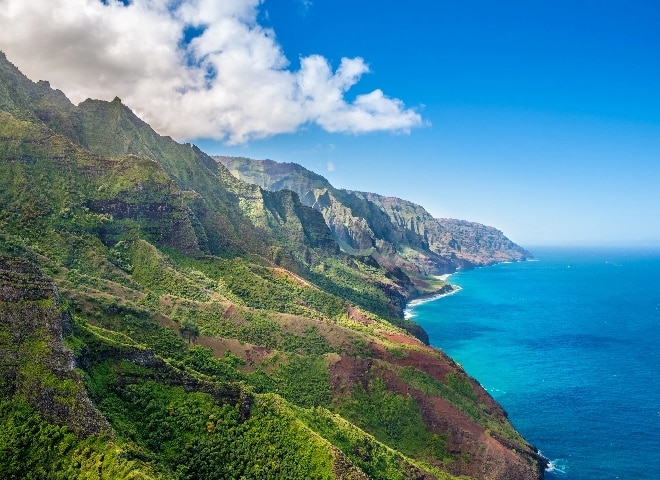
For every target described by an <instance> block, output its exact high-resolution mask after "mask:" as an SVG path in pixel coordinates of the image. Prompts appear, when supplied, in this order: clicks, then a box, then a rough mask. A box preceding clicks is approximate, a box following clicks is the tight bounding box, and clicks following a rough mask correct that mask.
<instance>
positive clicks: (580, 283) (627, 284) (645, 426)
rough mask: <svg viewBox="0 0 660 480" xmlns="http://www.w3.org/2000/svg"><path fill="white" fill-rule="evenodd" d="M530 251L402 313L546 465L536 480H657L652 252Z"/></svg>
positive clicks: (659, 267)
mask: <svg viewBox="0 0 660 480" xmlns="http://www.w3.org/2000/svg"><path fill="white" fill-rule="evenodd" d="M531 250H532V253H533V254H534V256H535V260H534V261H529V262H521V263H504V264H499V265H495V266H492V267H485V268H478V269H475V270H469V271H462V272H459V273H457V274H454V275H452V276H451V277H449V279H448V281H449V282H450V283H452V284H454V285H457V286H460V288H461V289H460V290H459V291H458V292H456V293H453V294H451V295H448V296H445V297H443V298H440V299H436V300H433V301H428V302H424V303H419V304H416V305H414V306H411V307H410V309H409V310H408V312H407V313H408V315H409V316H412V317H413V318H414V320H415V321H417V322H418V323H419V324H420V325H421V326H422V327H424V329H425V330H426V331H427V332H428V334H429V337H430V340H431V344H432V345H433V346H435V347H438V348H440V349H442V350H444V351H445V352H446V353H448V354H449V355H450V356H451V357H452V358H454V359H455V360H456V361H457V362H459V363H460V364H461V365H462V366H463V367H464V368H465V370H466V371H467V372H468V373H469V374H470V375H471V376H473V377H474V378H476V379H477V380H478V381H479V382H480V383H481V384H482V385H483V386H484V388H485V389H486V390H487V391H488V392H489V393H490V394H491V395H492V396H493V397H494V398H495V399H496V400H497V401H498V402H499V403H500V404H501V405H502V406H503V407H504V409H505V410H506V411H507V412H508V414H509V419H510V420H511V422H512V423H513V425H514V426H515V427H516V428H517V429H518V431H520V432H521V433H522V434H523V435H524V436H525V438H526V439H527V440H528V441H530V442H531V443H532V444H534V445H535V446H536V447H537V448H538V449H539V450H540V451H541V453H542V454H543V455H544V456H546V457H547V458H548V459H549V460H551V462H552V463H551V467H550V468H549V470H548V471H547V472H546V478H547V479H552V480H555V479H561V480H602V479H635V480H645V479H649V480H651V479H653V480H655V479H657V478H660V249H655V250H650V249H641V248H640V249H605V248H602V249H586V248H583V249H559V248H552V249H550V248H536V249H531Z"/></svg>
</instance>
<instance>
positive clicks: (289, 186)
mask: <svg viewBox="0 0 660 480" xmlns="http://www.w3.org/2000/svg"><path fill="white" fill-rule="evenodd" d="M214 158H215V159H216V160H217V161H219V162H220V163H222V164H223V165H224V166H225V167H227V168H228V169H229V171H230V172H231V173H232V174H233V175H235V176H236V177H237V178H240V179H241V180H244V181H246V182H249V183H253V184H255V185H259V186H260V187H262V188H264V189H266V190H273V191H279V190H292V191H294V192H296V193H297V194H298V195H299V196H300V199H301V201H302V203H303V204H304V205H307V206H310V207H312V208H314V209H315V210H318V211H320V212H321V213H322V214H323V217H324V218H325V221H326V223H327V224H328V226H329V227H330V230H331V231H332V234H333V236H334V238H335V240H336V241H337V243H338V244H339V245H340V246H341V247H342V249H343V250H344V251H346V252H349V253H351V254H353V255H372V256H374V258H376V259H377V260H378V261H379V262H380V263H381V264H382V265H385V266H388V267H391V266H399V267H401V268H403V269H404V270H405V271H406V272H407V273H413V274H414V275H415V276H422V277H423V276H428V275H440V274H444V273H453V272H454V271H456V270H457V269H461V268H471V267H475V266H485V265H492V264H494V263H498V262H504V261H523V260H526V259H529V258H531V254H530V253H529V252H528V251H526V250H525V249H523V248H522V247H520V246H518V245H516V244H515V243H513V242H512V241H511V240H509V239H508V238H507V237H506V236H505V235H504V234H503V233H502V232H500V231H499V230H497V229H495V228H493V227H488V226H485V225H481V224H479V223H474V222H467V221H465V220H455V219H450V218H442V219H438V218H433V217H432V216H431V214H429V213H428V212H427V211H426V210H425V209H424V208H423V207H422V206H420V205H417V204H414V203H412V202H408V201H406V200H401V199H400V198H395V197H385V196H382V195H378V194H376V193H366V192H357V191H349V190H343V189H337V188H335V187H333V186H332V185H331V184H330V183H329V182H328V181H327V180H326V179H325V178H324V177H322V176H320V175H318V174H316V173H314V172H311V171H309V170H307V169H305V168H304V167H302V166H300V165H297V164H295V163H277V162H274V161H272V160H251V159H248V158H242V157H226V156H217V157H214Z"/></svg>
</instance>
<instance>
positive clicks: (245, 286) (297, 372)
mask: <svg viewBox="0 0 660 480" xmlns="http://www.w3.org/2000/svg"><path fill="white" fill-rule="evenodd" d="M340 194H341V192H340ZM319 198H320V197H319ZM350 198H351V199H352V200H351V201H354V202H355V203H354V204H352V207H351V208H352V211H353V210H354V211H355V212H356V213H357V212H358V210H359V209H361V208H368V209H370V210H369V211H370V212H373V218H374V219H376V218H377V219H378V220H373V222H372V226H373V228H374V229H375V230H373V229H372V231H374V232H376V231H378V232H381V233H382V235H381V233H379V235H381V236H383V237H384V236H386V235H391V236H392V238H394V237H396V236H397V235H412V236H411V237H410V239H409V240H408V244H409V245H415V244H416V243H415V242H418V241H421V240H420V236H419V235H418V234H417V233H415V232H414V231H412V230H410V229H408V230H405V229H402V228H400V227H397V226H396V225H394V224H393V223H392V222H391V221H390V220H388V215H387V213H386V212H385V211H384V210H382V209H380V208H378V207H376V205H375V203H374V202H367V201H365V200H364V199H361V198H360V197H359V196H356V195H351V196H350ZM304 203H305V201H304V200H302V199H301V198H300V197H299V195H298V194H296V193H295V192H292V191H289V190H282V191H277V192H271V191H268V190H265V189H263V188H261V187H259V186H256V185H252V184H248V183H245V182H243V181H241V180H239V179H237V178H235V177H233V176H232V175H231V174H230V173H229V171H228V170H227V169H226V168H225V167H223V166H222V165H219V164H218V163H217V162H216V161H214V160H213V159H212V158H211V157H209V156H207V155H206V154H204V153H203V152H201V151H200V150H199V149H197V148H196V147H194V146H192V145H189V144H188V145H181V144H178V143H176V142H174V141H172V140H171V139H169V138H167V137H161V136H159V135H158V134H157V133H156V132H154V131H153V130H151V128H150V127H149V126H148V125H146V124H145V123H144V122H142V121H141V120H140V119H139V118H138V117H137V116H135V115H134V114H133V113H132V112H131V111H130V109H128V107H127V106H125V105H123V104H122V103H121V101H120V100H119V99H115V101H113V102H100V101H94V100H88V101H86V102H83V103H82V104H81V105H79V106H74V105H71V104H70V103H69V102H68V100H67V99H66V97H65V96H64V95H63V94H62V93H61V92H57V91H53V90H52V89H50V87H49V85H48V84H47V83H46V82H39V83H33V82H31V81H30V80H29V79H27V78H25V77H23V76H22V74H20V72H18V70H16V69H15V68H14V67H13V66H12V65H11V64H10V63H9V62H7V60H6V59H5V58H4V57H2V58H0V204H1V205H2V206H3V208H2V209H1V210H0V256H1V257H2V260H1V261H0V295H2V297H1V303H0V314H1V318H0V320H1V321H0V327H1V330H0V348H1V349H2V353H3V355H2V356H1V357H0V358H2V360H1V362H2V363H0V368H1V370H0V373H1V375H0V382H1V383H2V386H3V389H2V392H3V393H2V394H1V395H2V396H1V397H0V412H2V415H0V423H1V425H0V427H1V428H0V477H3V478H21V477H23V476H25V472H26V471H29V472H33V474H34V476H39V477H41V478H88V477H89V476H91V475H98V476H104V475H105V476H106V477H108V478H208V479H213V478H242V477H245V478H254V479H263V478H273V479H275V478H283V477H286V478H291V479H297V478H300V479H310V478H319V479H321V478H322V479H333V478H337V479H340V478H341V479H345V478H356V479H357V478H373V479H383V480H385V479H388V480H389V479H392V478H400V479H408V478H410V479H413V478H417V479H421V478H424V479H433V478H437V479H452V478H455V477H456V476H458V475H463V476H467V478H473V479H502V480H504V479H513V480H518V479H520V480H523V479H524V480H528V479H529V480H531V479H537V478H541V477H542V475H543V459H542V458H541V457H539V456H538V454H537V453H536V451H535V449H534V447H533V446H531V445H529V444H528V443H527V442H526V441H525V440H524V439H523V438H522V437H521V436H520V435H519V434H518V433H517V432H516V431H515V429H514V428H513V426H512V425H511V424H510V423H509V422H508V420H507V418H506V414H505V412H504V411H503V410H502V409H501V408H500V407H499V406H498V405H497V404H496V403H495V402H494V401H493V399H492V398H491V397H490V396H489V395H488V394H487V393H486V392H485V391H484V390H483V389H482V388H481V387H480V386H479V384H478V383H477V382H476V381H474V380H473V379H471V378H469V377H468V376H467V375H466V374H465V372H464V371H463V370H462V369H461V368H460V366H458V365H457V364H455V362H453V361H452V360H451V359H449V358H447V357H446V356H445V355H443V354H442V353H441V352H439V351H437V350H435V349H433V348H431V347H428V346H426V345H424V344H423V342H421V341H419V340H418V339H417V338H415V337H414V336H413V335H411V334H410V333H409V331H413V332H415V328H416V326H415V325H414V324H412V323H411V322H405V321H404V320H403V319H402V318H401V317H400V313H401V309H402V307H403V305H404V304H405V301H406V298H408V297H409V296H410V292H412V291H414V290H415V289H419V288H420V287H419V286H418V285H416V284H414V283H413V281H414V280H415V279H411V277H410V276H409V275H408V274H407V273H406V272H405V271H404V269H403V268H402V267H399V266H397V265H396V264H388V265H383V264H381V263H380V261H379V258H381V257H378V255H375V254H372V255H367V253H368V252H366V251H364V252H362V251H361V252H355V253H356V254H351V253H350V252H348V251H341V249H340V245H339V244H338V243H337V242H336V240H335V237H334V235H333V233H332V230H331V229H330V228H329V227H328V226H327V224H326V222H325V219H324V217H323V215H322V213H321V212H320V211H319V210H318V209H315V208H311V207H309V206H306V205H305V204H304ZM379 212H380V213H379ZM355 218H356V219H359V218H360V217H359V215H355ZM370 228H371V227H370ZM404 230H405V231H404ZM388 238H389V237H388ZM422 243H423V242H422ZM378 248H381V247H378ZM411 248H412V247H411ZM420 248H422V247H420ZM424 248H426V247H424ZM381 251H385V249H384V248H381ZM428 251H429V252H430V253H429V255H435V256H436V257H438V258H440V257H439V255H437V254H434V253H433V252H431V251H430V250H428ZM382 258H385V257H384V256H383V257H382ZM382 258H381V259H382ZM401 258H403V259H404V260H405V257H404V256H402V257H401ZM433 258H435V257H433ZM383 261H384V260H383ZM434 268H435V267H434ZM402 327H405V328H402ZM417 328H418V327H417ZM416 333H417V334H418V336H420V337H423V335H422V332H419V331H417V332H416Z"/></svg>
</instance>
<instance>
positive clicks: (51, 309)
mask: <svg viewBox="0 0 660 480" xmlns="http://www.w3.org/2000/svg"><path fill="white" fill-rule="evenodd" d="M70 322H71V317H70V316H69V314H68V312H66V311H61V310H60V308H59V307H58V294H57V290H56V288H55V285H54V284H53V282H52V281H51V280H50V279H49V278H47V277H45V276H44V275H43V274H42V273H41V271H39V269H37V268H36V267H35V266H34V265H33V264H32V263H30V262H28V261H26V260H23V259H21V258H8V257H0V351H1V352H2V356H0V385H1V388H0V391H1V392H3V394H4V395H5V396H9V397H11V396H13V395H19V396H21V397H23V398H25V399H26V400H27V401H28V403H30V404H31V405H32V407H33V408H34V409H36V410H37V411H39V412H40V413H41V414H42V415H43V416H44V417H45V418H47V419H48V420H50V421H51V422H53V423H56V424H58V425H66V426H68V427H69V428H71V430H73V431H74V432H76V433H78V434H79V435H82V436H87V435H91V434H95V433H99V432H101V431H103V430H108V429H109V427H110V426H109V425H108V422H107V421H106V420H105V418H104V417H103V416H102V415H101V414H100V413H99V411H98V410H97V409H96V408H95V407H94V405H92V402H91V401H90V400H89V398H88V397H87V394H86V393H85V390H84V388H83V387H82V383H81V379H80V377H79V375H78V374H76V373H75V372H74V370H73V368H74V359H73V353H72V352H71V351H70V350H69V349H68V348H66V346H65V345H64V340H63V331H64V330H66V329H67V328H70Z"/></svg>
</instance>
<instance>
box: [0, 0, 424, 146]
mask: <svg viewBox="0 0 660 480" xmlns="http://www.w3.org/2000/svg"><path fill="white" fill-rule="evenodd" d="M260 3H261V0H223V1H217V0H184V1H181V0H133V1H132V2H131V3H130V4H129V5H127V6H126V5H124V4H123V3H122V2H120V1H118V0H106V2H105V3H104V2H101V0H30V1H25V0H0V50H3V51H4V52H5V53H6V54H7V56H8V58H9V60H10V61H12V62H13V63H14V64H16V65H17V66H18V67H19V68H20V69H21V70H22V71H23V72H24V73H25V74H26V75H28V76H29V77H30V78H32V79H34V80H38V79H44V80H49V81H50V82H51V84H52V85H53V86H54V87H55V88H59V89H61V90H62V91H64V92H65V93H66V94H67V96H69V98H71V99H72V101H74V102H76V103H77V102H80V101H82V100H84V99H86V98H100V99H105V100H111V99H112V98H114V97H115V96H119V97H120V98H121V99H122V100H123V102H124V103H125V104H126V105H128V106H129V107H131V108H132V109H134V110H135V112H136V113H137V114H138V115H140V116H141V117H142V118H143V119H144V120H145V121H146V122H148V123H149V124H151V125H152V126H153V127H154V128H155V129H156V130H157V131H159V132H160V133H162V134H167V135H171V136H173V137H175V138H178V139H183V138H196V137H208V138H215V139H219V140H224V141H227V142H229V143H242V142H246V141H249V140H250V139H255V138H263V137H268V136H271V135H276V134H279V133H286V132H294V131H296V130H298V129H299V128H300V127H301V126H303V125H305V124H310V123H315V124H317V125H319V126H321V127H322V128H324V129H325V130H327V131H330V132H346V133H364V132H372V131H382V130H386V131H396V132H408V131H409V130H410V129H411V128H412V127H416V126H419V125H421V124H422V119H421V116H420V115H419V114H418V113H417V112H416V111H415V110H413V109H410V108H406V107H405V105H404V104H403V102H402V101H400V100H397V99H393V98H389V97H387V96H386V95H384V94H383V92H382V91H380V90H375V91H373V92H371V93H368V94H365V95H359V96H357V97H356V99H355V101H353V102H348V101H347V100H346V99H345V93H346V92H347V91H348V90H349V89H350V88H351V87H353V86H354V85H355V84H356V83H357V82H358V81H359V80H360V78H361V76H362V75H364V74H365V73H367V72H369V67H368V65H367V64H366V63H365V62H364V60H363V59H361V58H352V59H349V58H344V59H342V61H341V64H340V66H339V67H338V68H337V69H336V70H334V71H333V69H332V67H331V66H330V64H329V62H328V61H327V60H326V59H325V58H324V57H322V56H320V55H311V56H309V57H304V58H301V59H300V64H301V67H300V69H299V70H297V71H295V70H292V69H291V68H290V64H289V61H288V60H287V58H286V57H285V55H284V53H283V52H282V50H281V48H280V46H279V44H278V43H277V41H276V38H275V33H274V32H273V31H272V30H269V29H267V28H264V27H262V26H261V25H259V24H258V23H257V13H258V9H259V7H260ZM191 28H194V29H197V31H198V32H199V33H200V34H199V35H198V36H197V37H196V38H194V39H193V40H192V41H190V42H188V43H187V44H186V43H185V42H184V41H183V40H184V32H186V31H187V30H188V29H191Z"/></svg>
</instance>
